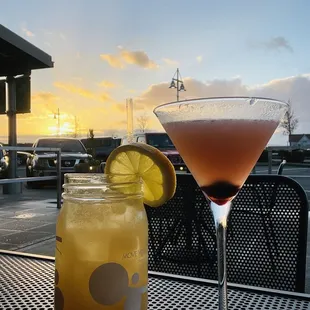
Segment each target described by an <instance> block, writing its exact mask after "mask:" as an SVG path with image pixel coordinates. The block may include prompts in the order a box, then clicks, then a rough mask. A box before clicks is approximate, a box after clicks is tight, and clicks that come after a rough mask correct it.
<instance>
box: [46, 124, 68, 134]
mask: <svg viewBox="0 0 310 310" xmlns="http://www.w3.org/2000/svg"><path fill="white" fill-rule="evenodd" d="M48 131H49V134H50V135H52V136H58V135H68V134H72V133H74V129H73V126H72V124H71V123H68V122H65V123H63V124H61V126H60V127H59V129H58V126H50V127H48Z"/></svg>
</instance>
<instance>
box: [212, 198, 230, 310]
mask: <svg viewBox="0 0 310 310" xmlns="http://www.w3.org/2000/svg"><path fill="white" fill-rule="evenodd" d="M230 207H231V202H230V201H229V202H227V203H226V204H225V205H222V206H219V205H217V204H216V203H214V202H212V201H211V210H212V214H213V218H214V223H215V230H216V242H217V264H218V281H219V282H218V287H219V310H227V309H228V305H227V272H226V228H227V218H228V215H229V212H230Z"/></svg>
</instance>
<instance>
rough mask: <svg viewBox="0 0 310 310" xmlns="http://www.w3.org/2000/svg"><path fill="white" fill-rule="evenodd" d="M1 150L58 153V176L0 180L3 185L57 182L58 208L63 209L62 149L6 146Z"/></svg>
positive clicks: (0, 148)
mask: <svg viewBox="0 0 310 310" xmlns="http://www.w3.org/2000/svg"><path fill="white" fill-rule="evenodd" d="M0 150H5V151H41V152H53V153H56V163H55V164H56V171H57V175H56V176H47V177H26V178H10V179H0V185H1V184H14V183H23V182H40V181H41V182H42V181H50V180H56V181H57V208H58V209H60V208H61V149H60V148H49V147H19V146H5V147H0Z"/></svg>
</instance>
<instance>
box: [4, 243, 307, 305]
mask: <svg viewBox="0 0 310 310" xmlns="http://www.w3.org/2000/svg"><path fill="white" fill-rule="evenodd" d="M0 255H8V256H17V257H22V258H33V259H38V260H43V261H49V262H53V261H55V257H53V256H45V255H39V254H32V253H25V252H17V251H8V250H1V249H0ZM148 274H149V275H150V276H152V277H156V278H161V279H167V280H173V281H180V282H187V283H192V284H198V285H207V286H217V285H218V282H217V281H216V280H209V279H201V278H195V277H187V276H181V275H175V274H169V273H163V272H156V271H151V270H149V271H148ZM227 285H228V288H229V289H236V290H241V291H246V292H252V293H260V294H266V295H276V296H279V297H287V298H295V299H301V300H304V301H305V300H306V301H310V294H306V293H298V292H290V291H280V290H274V289H269V288H263V287H257V286H249V285H243V284H236V283H228V284H227Z"/></svg>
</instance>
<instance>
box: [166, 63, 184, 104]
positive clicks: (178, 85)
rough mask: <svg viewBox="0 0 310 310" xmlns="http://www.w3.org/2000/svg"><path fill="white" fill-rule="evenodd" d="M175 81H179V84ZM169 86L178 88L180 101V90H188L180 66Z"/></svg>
mask: <svg viewBox="0 0 310 310" xmlns="http://www.w3.org/2000/svg"><path fill="white" fill-rule="evenodd" d="M175 82H177V85H175ZM169 88H176V89H177V101H179V92H180V91H186V89H185V87H184V83H183V81H182V77H181V74H180V71H179V68H177V71H176V72H175V74H174V76H173V78H172V81H171V84H170V86H169Z"/></svg>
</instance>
